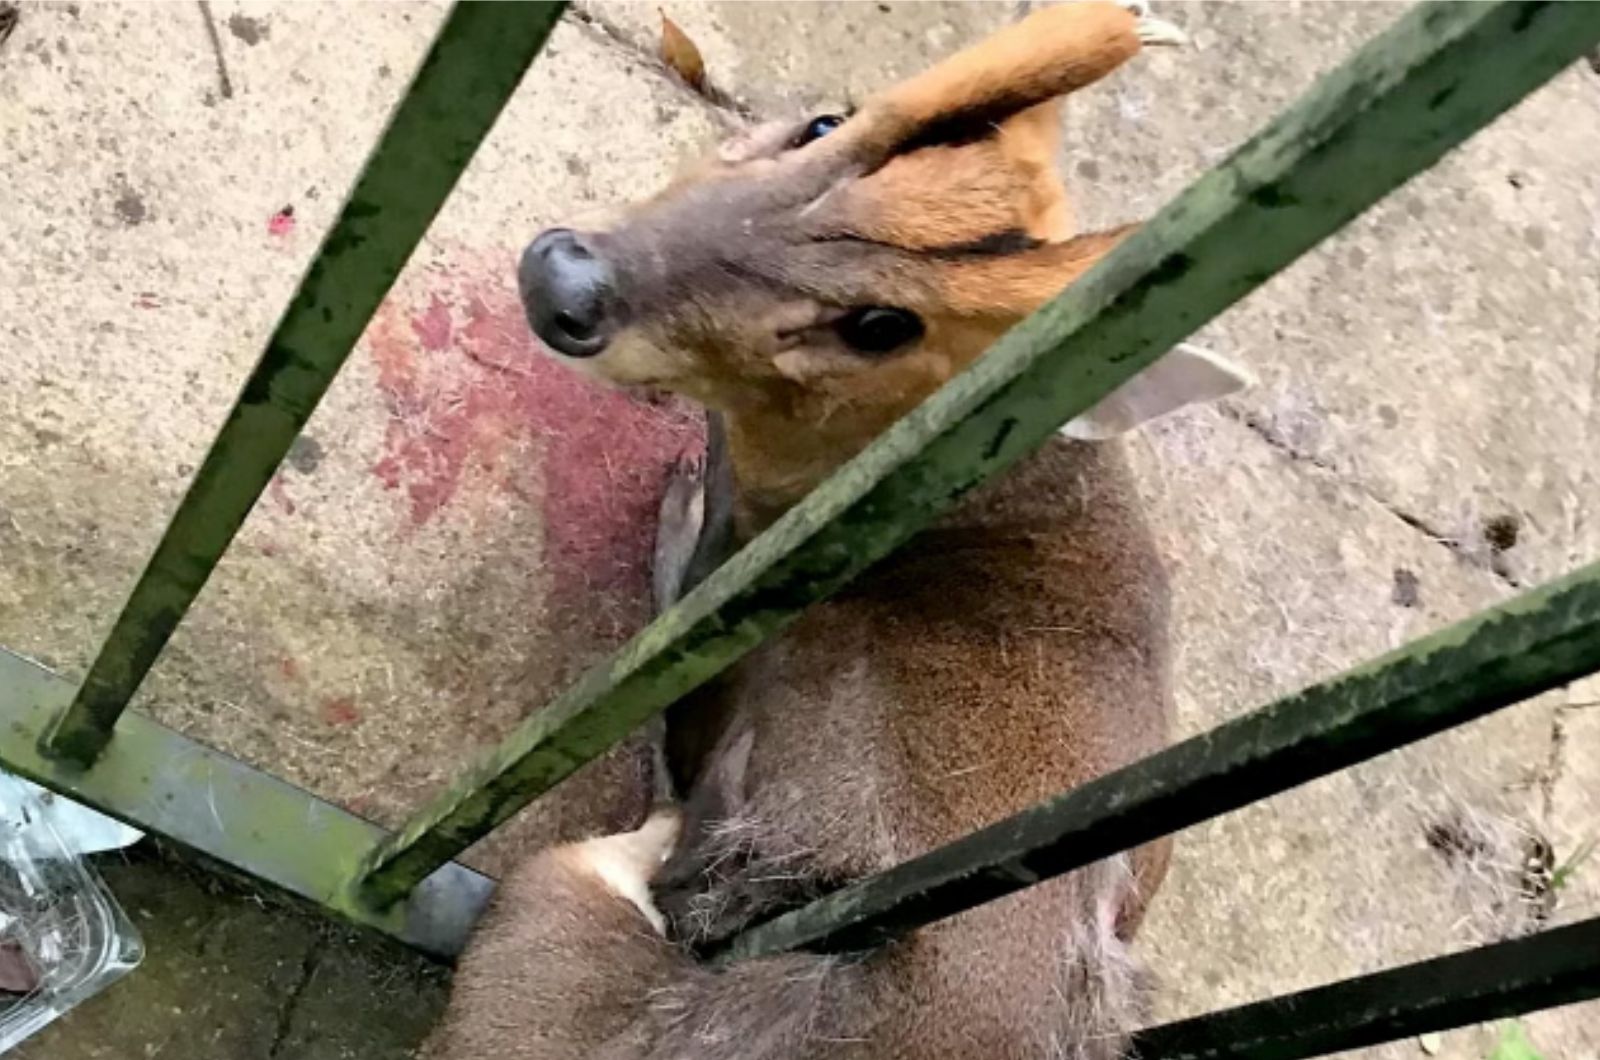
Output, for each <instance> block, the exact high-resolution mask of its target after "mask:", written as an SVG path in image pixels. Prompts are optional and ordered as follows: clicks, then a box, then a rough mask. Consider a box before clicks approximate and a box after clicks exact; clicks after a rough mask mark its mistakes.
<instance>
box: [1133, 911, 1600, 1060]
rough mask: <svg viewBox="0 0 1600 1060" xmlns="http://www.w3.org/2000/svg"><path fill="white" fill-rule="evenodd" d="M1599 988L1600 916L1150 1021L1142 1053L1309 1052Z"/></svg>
mask: <svg viewBox="0 0 1600 1060" xmlns="http://www.w3.org/2000/svg"><path fill="white" fill-rule="evenodd" d="M1595 997H1600V919H1589V920H1584V921H1581V922H1580V923H1577V924H1569V925H1567V926H1565V927H1558V928H1551V929H1549V930H1547V931H1541V932H1539V933H1538V934H1536V935H1532V936H1529V937H1527V938H1520V939H1514V940H1512V941H1510V942H1497V943H1494V944H1493V945H1489V946H1480V947H1478V948H1477V949H1472V950H1468V951H1466V952H1465V953H1456V954H1451V955H1450V956H1448V957H1437V958H1434V959H1433V960H1428V961H1419V962H1417V963H1415V964H1407V965H1403V966H1401V967H1399V968H1391V969H1389V970H1387V971H1383V972H1378V973H1376V974H1375V975H1364V976H1361V977H1359V978H1355V979H1345V980H1342V981H1340V982H1337V983H1331V984H1329V985H1328V986H1319V987H1316V988H1315V989H1312V990H1302V991H1300V992H1298V993H1294V994H1286V995H1284V996H1282V997H1274V998H1268V999H1267V1000H1265V1001H1259V1002H1256V1003H1255V1004H1252V1005H1241V1006H1239V1007H1238V1008H1231V1009H1226V1010H1224V1011H1221V1012H1211V1013H1207V1014H1206V1015H1204V1016H1196V1017H1195V1018H1193V1019H1188V1020H1183V1021H1181V1022H1178V1023H1168V1024H1164V1025H1162V1026H1160V1027H1152V1028H1150V1029H1148V1030H1145V1031H1141V1032H1140V1033H1139V1035H1138V1036H1137V1037H1136V1038H1135V1039H1134V1042H1133V1048H1132V1049H1130V1050H1129V1054H1130V1055H1133V1056H1138V1057H1140V1060H1301V1058H1302V1057H1308V1056H1322V1055H1324V1054H1327V1053H1332V1052H1341V1051H1343V1050H1346V1049H1360V1048H1363V1047H1365V1046H1369V1045H1377V1044H1378V1043H1380V1042H1390V1041H1396V1040H1398V1039H1400V1038H1407V1037H1410V1036H1412V1035H1416V1034H1426V1033H1428V1032H1429V1031H1443V1030H1449V1029H1451V1028H1453V1027H1463V1026H1466V1025H1468V1024H1473V1023H1482V1022H1485V1021H1488V1020H1494V1019H1500V1018H1502V1017H1505V1016H1516V1015H1520V1014H1521V1013H1524V1012H1532V1011H1534V1010H1536V1009H1543V1008H1553V1007H1555V1006H1556V1005H1570V1004H1573V1003H1575V1002H1579V1001H1587V1000H1590V999H1591V998H1595Z"/></svg>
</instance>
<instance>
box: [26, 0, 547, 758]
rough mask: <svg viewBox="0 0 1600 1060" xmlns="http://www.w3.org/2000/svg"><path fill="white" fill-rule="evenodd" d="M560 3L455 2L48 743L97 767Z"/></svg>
mask: <svg viewBox="0 0 1600 1060" xmlns="http://www.w3.org/2000/svg"><path fill="white" fill-rule="evenodd" d="M564 7H565V4H564V3H561V2H537V3H521V4H498V3H477V2H464V3H459V4H457V5H456V6H455V7H454V8H452V9H451V11H450V14H449V16H448V17H447V18H446V19H445V23H444V26H443V27H442V28H441V29H440V30H439V34H438V36H437V37H435V38H434V41H433V44H432V46H431V47H430V49H429V51H428V54H427V56H426V57H425V58H424V59H423V61H422V65H421V66H420V67H419V68H418V70H417V73H416V76H415V78H414V79H413V80H412V82H411V85H410V87H409V88H408V89H407V90H406V94H405V96H404V97H403V98H402V99H401V100H400V103H399V105H398V106H397V107H396V109H395V111H394V114H393V115H392V116H391V117H390V119H389V125H388V127H387V128H386V129H385V130H384V132H383V135H382V137H381V138H380V139H379V140H378V143H377V146H376V147H374V148H373V150H372V154H371V155H370V156H369V157H368V158H367V162H366V165H365V167H363V169H362V171H361V176H360V177H359V178H358V179H357V181H356V184H355V187H354V189H352V191H351V193H350V197H349V198H348V199H347V200H346V201H345V204H344V208H343V209H342V210H341V211H340V213H339V217H338V220H337V221H335V222H334V225H333V228H332V229H331V230H330V231H329V232H328V235H327V237H326V238H325V239H324V240H323V242H322V246H321V247H320V248H319V249H318V251H317V255H316V257H315V258H313V259H312V261H311V264H310V266H309V267H308V268H307V270H306V274H305V276H304V277H303V278H302V279H301V281H300V286H299V289H298V290H296V291H295V294H294V298H293V299H292V300H291V301H290V303H289V306H288V308H287V309H286V310H285V311H284V314H283V317H282V318H281V319H280V320H279V321H278V326H277V328H276V329H275V330H274V331H273V333H272V338H271V339H270V340H268V342H267V348H266V350H265V351H264V352H263V353H262V355H261V359H260V360H259V361H258V362H257V363H256V366H255V369H254V370H253V371H252V372H251V373H250V377H249V379H248V380H246V381H245V384H244V389H243V390H242V392H241V393H240V395H239V397H238V399H237V401H236V402H235V403H234V406H233V409H232V411H231V412H229V414H228V419H227V421H226V422H225V423H224V424H223V426H222V430H221V431H220V432H218V434H217V437H216V440H215V441H214V442H213V443H212V445H211V449H210V451H209V452H207V453H206V457H205V461H204V462H203V463H202V464H201V465H200V470H199V471H198V472H197V473H196V474H195V477H194V480H193V481H192V482H191V483H190V484H189V489H188V492H187V493H186V494H185V495H184V498H183V502H182V503H181V504H180V505H179V506H178V510H177V512H176V513H175V514H174V515H173V517H172V521H171V522H170V523H169V524H168V526H167V529H166V532H165V533H164V534H163V535H162V537H161V541H160V543H159V544H158V545H157V546H156V550H155V554H154V555H153V556H152V557H151V558H150V562H149V563H148V565H147V566H146V567H145V569H144V573H143V574H142V575H140V577H139V581H138V582H137V584H135V585H134V587H133V591H132V593H131V594H130V595H129V597H128V600H127V603H125V604H124V605H123V608H122V612H121V614H120V615H118V617H117V621H116V624H115V625H114V626H112V628H111V632H110V634H109V635H108V636H107V637H106V640H105V642H104V643H103V644H102V645H101V646H100V652H99V655H98V656H97V657H96V658H95V660H94V663H93V664H92V665H91V666H90V668H89V674H88V676H87V677H85V678H84V681H83V684H82V686H81V687H80V688H79V689H78V694H77V696H76V697H75V698H74V699H73V701H72V704H71V706H70V707H69V708H68V709H67V710H66V712H65V713H63V714H62V715H61V717H60V718H59V719H57V721H56V722H55V724H54V725H53V726H52V727H51V729H50V731H49V732H48V733H47V735H46V736H45V739H44V748H45V750H46V751H47V752H48V753H50V754H52V755H54V756H57V757H59V758H62V759H65V760H68V761H72V762H76V763H78V764H81V765H88V764H90V763H92V762H93V761H94V759H95V758H96V756H98V755H99V753H100V751H101V750H102V749H103V748H104V747H105V745H106V743H107V742H108V741H109V740H110V739H111V733H112V729H113V728H114V726H115V725H116V722H117V718H118V717H119V716H120V715H121V714H122V711H123V709H124V708H125V707H126V706H127V705H128V701H129V700H130V699H131V698H132V697H133V694H134V692H135V691H136V690H137V689H138V687H139V684H140V682H142V681H143V680H144V676H145V674H146V673H148V672H149V670H150V667H151V666H153V665H154V664H155V661H156V658H157V657H158V656H159V655H160V654H161V651H162V649H163V648H165V647H166V644H167V639H168V638H169V637H170V636H171V635H172V631H173V630H174V629H176V628H177V625H178V623H179V622H180V621H181V620H182V619H183V616H184V614H185V613H186V612H187V611H188V610H189V606H190V605H191V604H192V603H193V602H194V599H195V597H196V596H197V595H198V594H199V592H200V590H201V588H202V587H203V586H204V585H205V583H206V579H207V578H209V577H210V575H211V572H212V570H213V569H215V567H216V565H217V562H218V561H219V560H220V559H221V558H222V553H223V552H224V551H225V550H226V549H227V547H228V544H229V542H231V541H232V540H233V535H234V534H235V533H236V532H237V531H238V529H239V527H240V525H241V524H242V523H243V522H244V519H245V516H246V515H248V514H249V512H250V509H251V507H252V506H253V505H254V504H255V502H256V498H257V497H259V496H260V495H261V492H262V490H264V489H265V488H266V487H267V484H268V483H269V482H270V481H271V479H272V475H273V473H274V472H275V471H276V470H277V467H278V465H279V463H281V462H282V460H283V458H284V455H285V454H286V453H287V452H288V450H289V446H290V444H291V443H292V442H293V441H294V439H295V437H296V435H298V434H299V433H300V429H301V428H302V427H304V426H305V422H306V420H307V419H308V418H309V417H310V416H311V413H312V410H314V409H315V408H316V406H317V402H318V401H320V400H321V399H322V395H323V393H324V392H325V391H326V390H327V389H328V385H329V384H330V383H331V382H332V381H333V377H334V375H335V374H336V373H337V372H338V371H339V368H340V366H341V365H342V364H343V363H344V360H345V357H347V356H348V355H349V353H350V350H351V348H352V347H353V346H354V345H355V344H356V340H357V339H359V338H360V337H361V333H362V331H363V330H364V329H365V328H366V325H367V321H368V320H369V319H371V317H372V314H373V313H374V312H376V311H377V308H378V305H379V303H381V302H382V301H383V296H384V295H385V294H387V293H388V290H389V288H390V286H391V285H392V284H393V283H394V281H395V279H396V278H397V277H398V276H399V275H400V270H401V269H402V268H404V267H405V263H406V260H407V259H408V258H409V257H410V256H411V252H412V250H414V249H415V248H416V245H417V242H418V241H419V240H420V239H421V238H422V235H423V233H424V232H425V231H426V230H427V228H428V225H429V223H430V222H431V221H432V220H433V217H434V215H435V214H436V213H438V211H439V207H440V206H441V205H443V203H444V200H445V198H446V196H448V195H449V193H450V190H451V189H452V188H453V187H455V183H456V180H457V178H459V177H460V176H461V173H462V171H463V170H465V169H466V167H467V163H468V162H470V161H471V160H472V155H473V152H474V151H476V150H477V147H478V144H479V143H480V142H481V141H482V140H483V138H484V136H485V135H487V134H488V132H489V128H490V127H491V126H492V125H493V124H494V120H495V118H496V117H497V116H498V115H499V113H500V110H501V108H502V107H503V106H505V103H506V100H508V99H510V98H511V94H512V92H513V91H515V90H516V87H517V84H518V83H519V82H520V81H521V79H522V75H523V73H524V72H525V71H526V70H527V68H528V65H529V64H530V63H532V62H533V59H534V57H535V56H536V55H538V54H539V49H540V48H541V47H542V46H543V45H544V42H545V38H546V37H547V36H549V33H550V30H551V28H552V27H553V26H554V25H555V23H556V21H557V19H558V18H559V17H560V15H561V11H562V9H563V8H564Z"/></svg>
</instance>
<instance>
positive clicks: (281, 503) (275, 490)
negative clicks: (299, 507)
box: [267, 475, 296, 515]
mask: <svg viewBox="0 0 1600 1060" xmlns="http://www.w3.org/2000/svg"><path fill="white" fill-rule="evenodd" d="M267 494H268V496H270V497H271V498H272V500H273V503H274V504H276V505H277V506H278V508H279V509H280V510H281V511H282V512H283V514H284V515H293V514H294V513H295V510H296V509H295V503H294V500H293V499H292V498H291V497H290V496H289V487H288V486H287V485H285V483H284V481H283V476H282V475H273V476H272V481H271V482H270V483H269V484H268V485H267Z"/></svg>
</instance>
